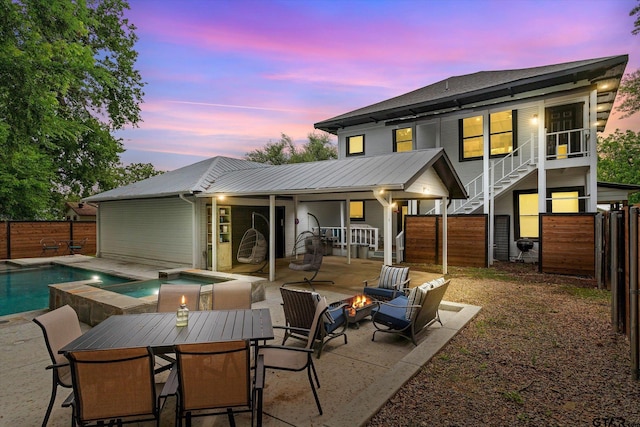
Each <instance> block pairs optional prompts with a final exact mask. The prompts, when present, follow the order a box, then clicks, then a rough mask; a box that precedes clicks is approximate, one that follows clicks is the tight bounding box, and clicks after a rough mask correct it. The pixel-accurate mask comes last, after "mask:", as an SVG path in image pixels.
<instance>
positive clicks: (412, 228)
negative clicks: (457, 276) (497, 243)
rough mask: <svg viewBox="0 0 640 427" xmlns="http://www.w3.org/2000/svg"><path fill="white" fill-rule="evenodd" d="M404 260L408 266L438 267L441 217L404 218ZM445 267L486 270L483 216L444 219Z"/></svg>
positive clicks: (485, 221) (457, 216) (440, 258)
mask: <svg viewBox="0 0 640 427" xmlns="http://www.w3.org/2000/svg"><path fill="white" fill-rule="evenodd" d="M404 230H405V260H406V262H410V263H426V264H441V263H442V247H441V246H442V217H441V216H440V215H426V216H415V215H407V216H406V217H405V229H404ZM447 230H448V236H447V237H448V245H447V264H448V265H454V266H459V267H487V266H488V254H487V230H488V227H487V216H486V215H450V216H448V217H447Z"/></svg>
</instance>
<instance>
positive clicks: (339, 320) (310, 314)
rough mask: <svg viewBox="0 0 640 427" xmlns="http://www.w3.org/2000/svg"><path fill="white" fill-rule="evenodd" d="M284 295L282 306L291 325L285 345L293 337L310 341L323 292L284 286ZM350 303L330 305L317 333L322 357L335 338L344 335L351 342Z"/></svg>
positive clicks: (285, 337) (284, 341)
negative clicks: (309, 331)
mask: <svg viewBox="0 0 640 427" xmlns="http://www.w3.org/2000/svg"><path fill="white" fill-rule="evenodd" d="M280 294H281V295H282V309H283V311H284V319H285V323H286V326H287V328H286V329H285V333H284V338H283V339H282V345H284V344H285V343H286V341H287V339H289V338H290V337H293V338H299V339H303V340H306V339H307V338H308V335H309V334H308V332H307V331H308V330H310V329H311V325H312V324H313V319H314V315H315V311H316V306H317V305H318V301H319V300H320V299H321V297H320V295H319V294H317V293H315V292H309V291H303V290H298V289H288V288H283V287H281V288H280ZM346 306H347V305H346V304H340V305H337V306H335V307H328V308H327V311H326V312H325V313H324V314H323V317H322V318H321V322H320V325H318V331H317V334H316V341H318V342H319V344H318V358H320V354H321V353H322V349H323V348H324V346H325V345H326V344H327V343H328V342H329V341H331V340H332V339H334V338H338V337H344V343H345V344H347V334H346V331H347V326H348V323H347V313H346V310H345V309H346Z"/></svg>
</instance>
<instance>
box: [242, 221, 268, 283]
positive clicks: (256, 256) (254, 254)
mask: <svg viewBox="0 0 640 427" xmlns="http://www.w3.org/2000/svg"><path fill="white" fill-rule="evenodd" d="M256 216H258V217H260V218H262V220H263V221H264V222H265V223H266V224H267V230H268V229H269V220H268V219H267V218H266V217H265V216H264V215H262V214H259V213H258V212H252V213H251V228H249V229H248V230H247V231H245V232H244V235H243V236H242V239H241V240H240V245H239V247H238V254H237V256H236V259H237V260H238V262H240V263H242V264H253V265H260V264H261V265H260V268H259V269H257V270H255V271H251V272H250V273H261V274H266V272H265V271H263V270H264V268H265V267H266V266H267V264H268V263H269V260H268V258H267V252H268V248H269V245H268V243H267V239H265V237H264V234H262V233H261V232H260V231H258V229H257V228H256Z"/></svg>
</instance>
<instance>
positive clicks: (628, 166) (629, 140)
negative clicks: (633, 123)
mask: <svg viewBox="0 0 640 427" xmlns="http://www.w3.org/2000/svg"><path fill="white" fill-rule="evenodd" d="M598 180H599V181H605V182H616V183H620V184H640V133H635V132H633V131H631V130H627V131H626V132H624V133H623V132H621V131H620V130H616V131H615V133H613V134H611V135H609V136H607V137H606V138H603V137H599V138H598ZM639 201H640V194H639V193H635V194H632V195H631V196H630V198H629V203H630V204H634V203H638V202H639Z"/></svg>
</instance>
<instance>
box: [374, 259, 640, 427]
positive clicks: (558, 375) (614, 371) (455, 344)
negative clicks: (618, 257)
mask: <svg viewBox="0 0 640 427" xmlns="http://www.w3.org/2000/svg"><path fill="white" fill-rule="evenodd" d="M411 268H412V270H413V269H418V270H419V269H424V270H425V271H431V270H432V269H433V268H436V269H437V268H438V267H430V266H419V265H412V266H411ZM434 271H437V270H434ZM450 273H451V274H450V276H451V279H452V281H451V285H450V287H449V290H448V291H447V294H446V295H445V299H446V300H449V301H456V302H461V303H468V304H475V305H480V306H482V311H481V312H480V314H479V315H478V316H477V317H476V318H475V319H474V320H473V321H472V322H471V323H470V324H469V325H467V327H465V328H464V329H463V330H462V331H461V332H460V333H459V334H458V335H457V336H456V337H455V338H454V339H453V340H452V341H451V342H450V343H449V344H448V345H447V346H445V347H444V348H443V350H441V351H440V352H439V353H438V354H437V355H436V356H435V357H434V358H433V359H432V360H431V361H430V362H429V363H428V364H427V365H426V366H424V368H423V369H422V371H421V372H420V373H419V374H418V375H417V376H415V377H414V378H413V379H412V380H411V381H409V382H408V383H407V384H406V385H405V386H404V387H403V388H402V390H401V391H400V392H398V393H397V394H396V395H395V396H394V397H393V398H392V399H390V400H389V402H387V404H386V405H385V406H384V407H383V408H382V409H381V410H380V411H379V413H378V414H377V415H376V416H375V417H374V418H373V419H372V420H371V421H370V423H369V425H370V426H389V425H394V426H431V425H438V426H468V425H469V426H475V425H478V426H512V425H532V426H556V425H557V426H574V425H640V405H638V402H639V401H640V400H639V398H640V382H638V381H635V380H633V379H632V375H631V363H630V359H629V342H628V340H627V338H626V337H625V336H624V335H619V334H616V333H614V332H613V330H612V328H611V322H610V316H611V314H610V293H609V291H606V290H598V289H597V286H596V282H595V280H593V279H591V278H582V277H572V276H561V275H549V274H541V273H538V272H537V267H536V266H533V265H531V264H516V263H499V264H496V266H495V267H494V268H491V269H466V268H450ZM622 421H624V424H623V423H622ZM607 422H609V424H607ZM612 422H618V424H613V423H612Z"/></svg>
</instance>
